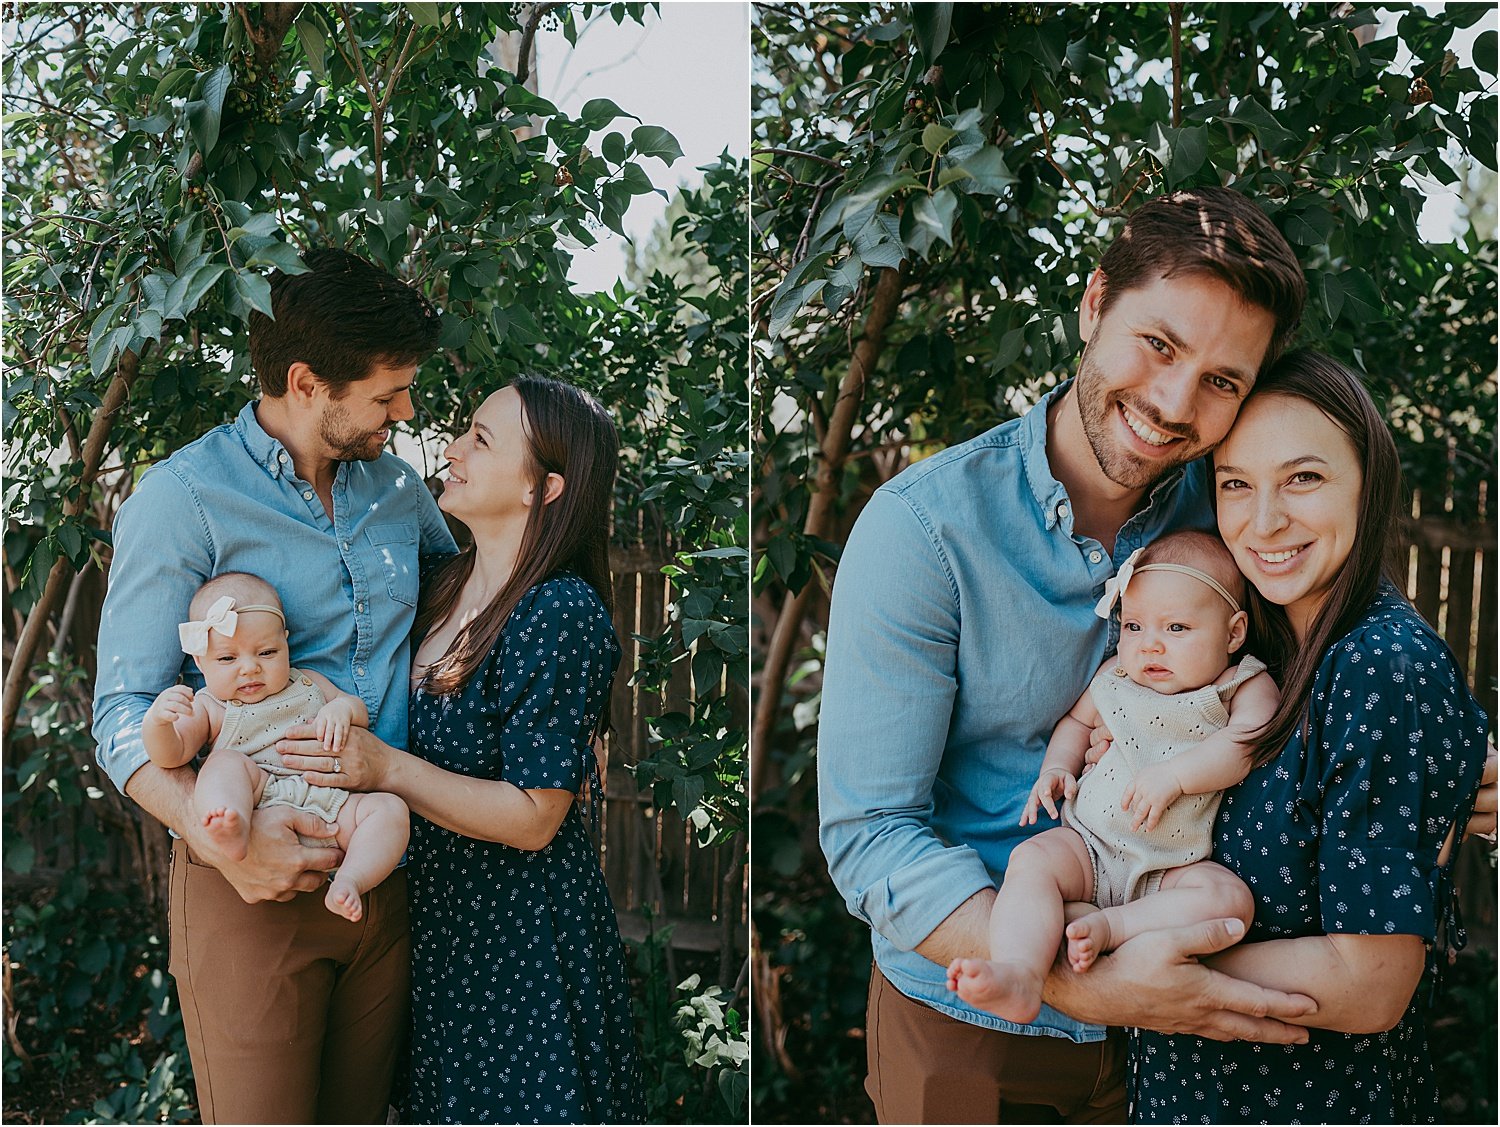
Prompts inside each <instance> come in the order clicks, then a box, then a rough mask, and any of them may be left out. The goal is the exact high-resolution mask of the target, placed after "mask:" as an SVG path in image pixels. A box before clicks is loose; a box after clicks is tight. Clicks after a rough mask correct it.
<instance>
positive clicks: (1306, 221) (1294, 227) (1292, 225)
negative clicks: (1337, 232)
mask: <svg viewBox="0 0 1500 1127" xmlns="http://www.w3.org/2000/svg"><path fill="white" fill-rule="evenodd" d="M1312 200H1313V202H1311V203H1309V204H1307V205H1306V206H1304V207H1301V208H1299V209H1297V210H1296V211H1290V210H1289V211H1287V212H1286V213H1285V214H1286V218H1285V220H1284V221H1283V223H1282V230H1283V233H1284V234H1285V235H1286V237H1287V238H1288V239H1290V240H1291V241H1292V242H1294V243H1300V244H1302V245H1303V246H1306V247H1316V246H1322V245H1323V244H1324V243H1326V242H1327V241H1328V237H1329V236H1330V235H1332V234H1333V231H1334V228H1335V227H1337V226H1338V220H1336V219H1335V218H1334V217H1333V215H1332V214H1331V213H1330V212H1329V211H1328V208H1327V206H1326V205H1325V204H1324V203H1323V202H1322V199H1321V198H1320V197H1312Z"/></svg>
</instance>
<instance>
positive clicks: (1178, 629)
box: [1167, 622, 1188, 634]
mask: <svg viewBox="0 0 1500 1127" xmlns="http://www.w3.org/2000/svg"><path fill="white" fill-rule="evenodd" d="M1167 629H1168V630H1170V631H1172V633H1174V634H1181V633H1182V632H1183V631H1184V630H1186V629H1188V627H1187V625H1186V624H1185V623H1181V622H1174V623H1172V625H1171V626H1168V627H1167Z"/></svg>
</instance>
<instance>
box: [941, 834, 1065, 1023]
mask: <svg viewBox="0 0 1500 1127" xmlns="http://www.w3.org/2000/svg"><path fill="white" fill-rule="evenodd" d="M1093 893H1094V866H1093V863H1092V862H1091V861H1090V860H1089V853H1088V849H1087V848H1085V846H1084V844H1083V838H1081V837H1079V836H1078V834H1077V833H1075V832H1074V831H1073V830H1070V829H1066V828H1058V829H1055V830H1047V831H1046V832H1045V833H1040V834H1037V836H1036V837H1034V838H1031V839H1030V840H1029V841H1024V842H1022V843H1021V844H1020V845H1018V846H1016V848H1015V849H1014V851H1012V853H1011V855H1010V863H1009V864H1008V865H1007V866H1006V869H1005V883H1004V884H1002V885H1001V886H1000V892H999V894H998V895H997V896H996V897H995V907H994V910H993V911H992V912H991V913H990V955H991V957H992V961H986V960H984V959H954V960H953V963H952V965H951V966H949V968H948V985H949V987H950V988H952V989H953V990H956V991H958V995H959V997H961V998H962V999H963V1000H964V1001H966V1002H968V1003H969V1004H970V1005H971V1006H977V1007H978V1008H979V1009H982V1010H988V1011H989V1012H990V1013H993V1014H998V1015H999V1016H1000V1017H1003V1018H1005V1019H1007V1020H1008V1021H1018V1022H1029V1021H1034V1020H1035V1019H1036V1015H1037V1014H1038V1013H1040V1012H1041V1008H1042V983H1043V982H1044V981H1045V980H1046V977H1047V970H1048V968H1049V967H1051V966H1052V960H1053V959H1054V958H1055V957H1056V955H1057V944H1058V941H1059V940H1060V939H1061V938H1062V934H1063V906H1064V904H1066V903H1067V902H1068V901H1070V900H1087V899H1088V898H1089V897H1090V896H1092V895H1093Z"/></svg>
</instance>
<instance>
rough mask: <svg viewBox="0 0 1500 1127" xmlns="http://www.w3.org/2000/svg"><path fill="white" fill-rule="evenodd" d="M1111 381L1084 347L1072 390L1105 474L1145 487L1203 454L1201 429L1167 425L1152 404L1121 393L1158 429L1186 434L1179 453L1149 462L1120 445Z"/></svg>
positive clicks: (1132, 486) (1127, 484) (1129, 485)
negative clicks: (1200, 437) (1109, 388)
mask: <svg viewBox="0 0 1500 1127" xmlns="http://www.w3.org/2000/svg"><path fill="white" fill-rule="evenodd" d="M1107 383H1108V380H1107V379H1106V378H1105V375H1104V373H1103V372H1102V371H1101V370H1100V369H1099V366H1098V365H1097V364H1095V363H1094V360H1093V358H1092V357H1091V356H1090V355H1089V349H1088V347H1087V346H1085V347H1084V350H1083V356H1082V357H1081V358H1080V359H1079V361H1078V378H1077V380H1075V381H1074V384H1073V389H1074V391H1075V392H1076V393H1077V395H1078V414H1079V416H1080V417H1081V418H1082V420H1083V433H1084V435H1085V436H1086V437H1087V438H1088V440H1089V446H1090V447H1092V448H1093V451H1094V460H1095V461H1096V462H1098V463H1099V468H1100V469H1101V470H1102V471H1104V476H1105V477H1107V478H1109V480H1110V481H1112V482H1114V483H1115V484H1116V485H1119V486H1123V487H1124V488H1126V489H1146V488H1148V487H1149V486H1151V485H1154V484H1155V483H1156V482H1157V481H1159V480H1161V479H1162V478H1163V477H1165V476H1166V475H1167V474H1168V473H1170V472H1171V471H1172V470H1174V469H1176V468H1177V467H1178V466H1180V465H1184V464H1185V463H1187V462H1191V461H1192V460H1193V459H1195V458H1197V457H1199V456H1200V455H1201V454H1202V453H1203V448H1202V446H1201V445H1200V442H1199V438H1198V432H1197V431H1196V430H1194V429H1192V428H1191V427H1182V426H1178V425H1176V424H1168V423H1167V422H1166V420H1164V419H1163V418H1162V417H1161V414H1160V413H1159V412H1158V411H1157V410H1156V409H1155V408H1153V407H1148V406H1147V405H1146V404H1144V403H1141V402H1139V401H1138V400H1135V399H1133V398H1126V397H1125V396H1118V397H1117V398H1118V399H1119V401H1120V402H1122V403H1124V404H1125V405H1126V406H1127V407H1129V408H1130V409H1131V411H1133V412H1134V413H1135V414H1137V415H1139V416H1140V417H1141V418H1143V419H1145V420H1146V421H1147V422H1148V423H1150V424H1151V425H1152V426H1153V427H1155V428H1156V429H1157V430H1160V431H1162V432H1164V433H1170V434H1173V435H1183V434H1184V432H1186V433H1185V436H1184V437H1183V438H1182V440H1181V441H1179V442H1178V444H1177V450H1176V452H1175V454H1176V456H1173V457H1168V458H1165V459H1161V460H1156V461H1147V460H1146V459H1144V458H1142V457H1140V456H1139V455H1138V454H1136V453H1135V452H1134V451H1132V450H1130V449H1127V448H1126V447H1124V446H1122V445H1121V442H1120V439H1119V438H1118V437H1117V436H1116V434H1115V433H1114V431H1113V426H1114V415H1115V414H1116V411H1115V406H1114V402H1113V401H1112V400H1111V398H1110V394H1109V391H1108V390H1107V388H1106V386H1105V385H1106V384H1107Z"/></svg>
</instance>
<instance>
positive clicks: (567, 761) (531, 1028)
mask: <svg viewBox="0 0 1500 1127" xmlns="http://www.w3.org/2000/svg"><path fill="white" fill-rule="evenodd" d="M617 447H618V440H617V438H616V436H615V430H614V426H613V424H612V423H611V422H610V420H609V417H608V416H607V415H606V414H605V412H604V410H603V408H602V407H600V406H599V404H598V403H597V402H595V401H594V400H593V399H591V398H590V397H589V396H587V395H585V394H584V393H583V392H581V391H579V390H578V389H577V388H574V387H570V386H568V385H567V384H562V383H558V382H555V381H552V380H544V379H537V378H522V379H518V380H516V381H515V382H514V383H512V384H511V385H510V386H508V387H505V388H502V389H501V390H500V391H497V392H496V393H495V394H493V395H491V396H490V397H489V398H488V399H486V400H485V401H484V403H483V404H482V405H481V406H480V407H479V409H478V410H477V411H476V412H475V413H474V419H473V423H472V425H471V426H470V428H469V430H468V431H467V433H465V434H464V435H462V436H461V437H459V438H458V439H457V440H455V441H454V442H453V443H452V444H451V445H450V446H449V447H448V449H447V451H446V456H447V458H448V461H449V468H448V476H447V479H446V482H445V487H444V491H443V495H442V498H441V499H440V501H439V505H440V507H441V508H442V509H443V510H444V511H445V512H447V513H449V514H451V515H452V516H454V517H455V518H457V519H459V520H461V521H462V522H463V523H464V524H465V525H467V526H468V528H469V531H470V532H471V533H472V534H473V544H472V545H471V546H470V547H469V548H467V549H465V550H464V551H463V552H461V553H460V554H459V555H458V556H456V557H454V558H453V559H451V560H450V561H448V562H447V563H446V564H444V565H443V566H442V568H441V570H440V571H439V572H438V573H437V574H436V575H435V576H433V577H432V578H431V579H430V580H429V581H428V582H426V583H424V594H423V597H422V602H421V605H420V607H419V609H418V613H417V622H416V634H417V636H418V637H420V638H421V639H422V640H421V642H420V644H419V645H418V646H417V648H416V655H415V658H414V664H413V668H412V703H411V718H410V738H409V744H408V746H409V748H410V750H409V751H408V752H400V751H396V750H395V749H392V748H390V747H387V746H386V745H385V744H383V743H380V742H379V741H377V740H374V739H373V738H359V739H356V740H351V741H350V744H349V747H348V749H347V750H346V751H345V752H344V754H343V756H342V759H341V762H340V763H339V764H338V766H340V767H341V768H342V771H341V772H340V773H339V774H337V775H333V776H327V775H320V774H318V773H316V772H317V770H318V769H325V768H326V767H327V766H328V764H327V762H326V760H325V759H322V758H321V757H316V756H313V757H307V761H306V762H305V763H302V764H301V765H302V766H304V767H310V768H313V770H312V771H309V772H308V775H307V777H308V778H309V780H315V779H319V778H333V779H336V780H337V781H338V784H339V785H341V786H346V787H349V788H350V789H358V790H382V791H389V792H392V793H394V794H397V795H400V796H401V797H402V798H403V799H405V800H406V802H407V804H408V805H409V806H410V807H411V809H412V813H413V818H412V839H411V850H410V854H409V861H408V865H407V872H408V879H409V882H410V887H411V917H412V935H413V943H412V947H413V951H412V1034H411V1066H410V1076H409V1082H408V1087H407V1094H406V1099H405V1102H404V1107H403V1110H404V1118H405V1120H406V1121H407V1122H413V1123H435V1122H445V1123H452V1122H464V1123H487V1122H507V1123H528V1122H547V1123H558V1122H571V1123H577V1122H594V1123H597V1122H633V1121H640V1120H641V1119H642V1118H643V1116H644V1108H643V1104H642V1098H641V1088H640V1078H639V1075H638V1071H637V1064H636V1052H635V1034H634V1027H633V1023H632V1019H631V1011H630V997H629V980H628V978H627V976H626V973H625V964H624V959H623V955H622V951H621V944H620V937H619V930H618V925H617V923H616V920H615V914H614V909H613V907H612V905H611V903H610V899H609V893H608V891H607V890H606V888H605V884H604V876H603V873H602V872H601V871H600V868H599V862H598V858H597V857H596V855H595V853H594V851H593V848H592V846H591V844H590V842H589V839H588V835H587V833H586V831H585V829H584V823H583V818H582V815H581V813H580V811H579V808H578V803H577V802H576V801H575V800H574V796H575V795H577V794H578V793H579V792H580V790H581V789H582V788H583V786H584V783H585V780H587V781H588V782H589V783H590V787H589V792H590V793H594V794H597V793H598V776H597V771H596V769H595V767H594V756H593V754H592V751H591V746H590V745H591V741H592V739H593V737H594V735H595V733H596V731H597V730H598V729H599V727H600V722H601V718H602V717H603V716H604V715H605V711H606V706H607V700H608V695H609V685H610V679H611V678H612V676H613V674H614V671H615V667H616V665H617V664H618V663H619V654H620V650H619V645H618V643H617V642H616V640H615V635H614V629H613V626H612V625H611V621H610V615H609V612H608V610H607V608H606V604H605V601H604V600H605V598H606V597H607V592H608V591H609V573H608V568H607V558H606V546H607V530H608V527H609V510H610V503H611V495H612V490H613V484H614V474H615V460H616V451H617ZM292 761H293V759H292V757H288V762H292Z"/></svg>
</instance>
